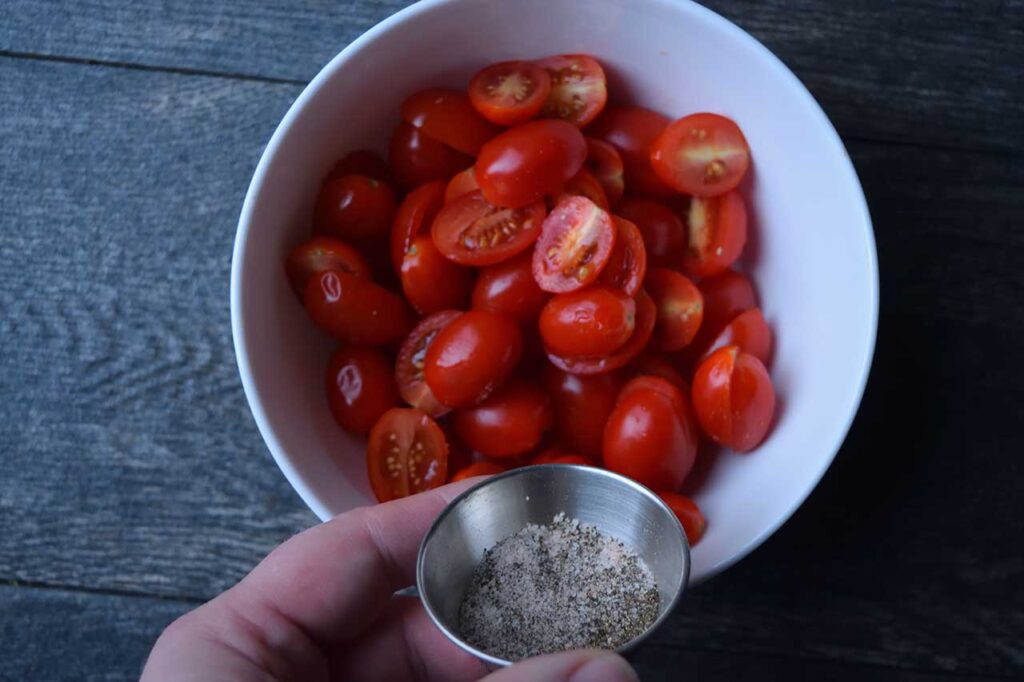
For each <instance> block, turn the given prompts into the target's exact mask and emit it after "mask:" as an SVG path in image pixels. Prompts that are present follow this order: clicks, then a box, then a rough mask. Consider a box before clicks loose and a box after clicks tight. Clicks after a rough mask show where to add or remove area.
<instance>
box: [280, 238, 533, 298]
mask: <svg viewBox="0 0 1024 682" xmlns="http://www.w3.org/2000/svg"><path fill="white" fill-rule="evenodd" d="M284 267H285V271H286V272H287V273H288V281H289V282H290V283H291V285H292V289H294V290H295V293H296V294H298V295H299V297H300V298H301V297H302V295H303V293H304V292H305V291H306V283H307V282H308V281H309V278H310V277H312V276H313V275H319V274H322V273H324V272H327V271H328V270H337V271H339V272H347V273H348V274H350V275H355V276H356V277H365V278H366V279H370V275H371V273H370V266H369V265H367V264H366V261H365V260H363V257H362V256H360V255H359V252H358V251H356V250H355V249H353V248H352V247H351V246H349V245H348V244H346V243H345V242H343V241H341V240H340V239H335V238H334V237H314V238H313V239H310V240H309V241H308V242H304V243H302V244H299V245H298V246H296V247H295V248H294V249H292V250H291V253H289V254H288V259H287V260H286V261H285V266H284ZM530 279H533V275H532V274H531V275H530Z"/></svg>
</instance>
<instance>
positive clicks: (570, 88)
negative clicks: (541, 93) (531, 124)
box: [537, 54, 608, 128]
mask: <svg viewBox="0 0 1024 682" xmlns="http://www.w3.org/2000/svg"><path fill="white" fill-rule="evenodd" d="M537 64H539V65H540V66H542V67H544V68H545V69H547V71H548V73H549V74H550V75H551V92H550V94H548V98H547V101H546V102H545V103H544V110H543V112H542V113H543V115H544V116H548V117H554V118H560V119H562V120H564V121H568V122H569V123H572V124H573V125H574V126H577V127H579V128H582V127H583V126H585V125H587V124H588V123H590V122H591V121H593V120H594V119H595V118H596V117H597V115H598V114H600V113H601V111H602V110H603V109H604V105H605V103H606V102H607V101H608V83H607V80H606V79H605V75H604V69H602V68H601V65H600V64H598V63H597V60H596V59H594V58H593V57H589V56H587V55H585V54H563V55H557V56H553V57H547V58H546V59H541V60H540V61H538V62H537Z"/></svg>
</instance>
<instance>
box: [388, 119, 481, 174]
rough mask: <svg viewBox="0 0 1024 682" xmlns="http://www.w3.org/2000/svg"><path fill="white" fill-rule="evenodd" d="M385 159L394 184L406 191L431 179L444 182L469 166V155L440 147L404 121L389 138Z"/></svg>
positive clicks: (470, 157)
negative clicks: (393, 178) (393, 177)
mask: <svg viewBox="0 0 1024 682" xmlns="http://www.w3.org/2000/svg"><path fill="white" fill-rule="evenodd" d="M388 160H389V161H390V162H391V167H392V168H393V169H394V173H395V179H396V180H398V184H399V185H401V186H402V187H406V188H411V187H417V186H419V185H422V184H425V183H428V182H431V181H432V180H447V179H448V178H450V177H451V176H453V175H455V174H456V173H458V172H459V171H460V170H462V169H463V168H465V167H467V166H470V165H472V164H473V157H472V156H469V155H467V154H463V153H462V152H458V151H455V150H454V149H452V148H451V147H449V146H447V145H444V144H441V143H440V142H438V141H437V140H435V139H433V138H432V137H430V136H428V135H427V134H426V133H424V132H423V131H422V130H420V129H419V128H417V127H416V126H413V125H411V124H409V123H406V122H404V121H403V122H402V123H400V124H398V127H397V128H395V132H394V133H393V134H392V135H391V142H390V143H389V144H388Z"/></svg>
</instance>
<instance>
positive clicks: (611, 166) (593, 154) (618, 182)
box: [585, 137, 626, 206]
mask: <svg viewBox="0 0 1024 682" xmlns="http://www.w3.org/2000/svg"><path fill="white" fill-rule="evenodd" d="M585 164H586V167H587V168H589V169H590V172H591V173H593V174H594V177H595V178H597V181H598V182H600V183H601V187H603V188H604V193H605V196H607V197H608V202H609V203H610V204H611V205H613V206H614V205H615V204H616V203H618V201H619V199H621V198H622V193H623V192H624V191H625V190H626V180H625V170H624V169H623V165H622V155H621V154H619V150H618V149H616V148H615V147H613V146H612V145H610V144H608V143H607V142H605V141H604V140H598V139H597V138H596V137H588V138H587V160H586V161H585Z"/></svg>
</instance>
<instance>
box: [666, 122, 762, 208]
mask: <svg viewBox="0 0 1024 682" xmlns="http://www.w3.org/2000/svg"><path fill="white" fill-rule="evenodd" d="M651 167H652V168H653V169H654V172H655V173H656V174H657V176H658V178H659V179H661V181H662V182H664V183H665V184H666V185H668V186H669V187H671V188H673V189H675V190H676V191H678V192H683V193H684V194H691V195H693V196H696V197H713V196H717V195H719V194H724V193H725V192H729V191H731V190H733V189H736V186H737V185H739V184H740V181H741V180H742V179H743V176H744V175H746V173H747V169H748V168H749V167H750V145H748V144H747V138H745V137H744V136H743V132H742V131H741V130H740V128H739V126H738V125H736V123H735V121H733V120H732V119H729V118H726V117H725V116H719V115H718V114H708V113H701V114H691V115H689V116H684V117H683V118H681V119H679V120H678V121H673V122H672V123H671V124H669V125H668V126H667V127H666V128H665V129H664V130H663V131H662V132H661V134H659V135H658V138H657V139H656V140H654V143H653V144H652V145H651Z"/></svg>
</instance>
